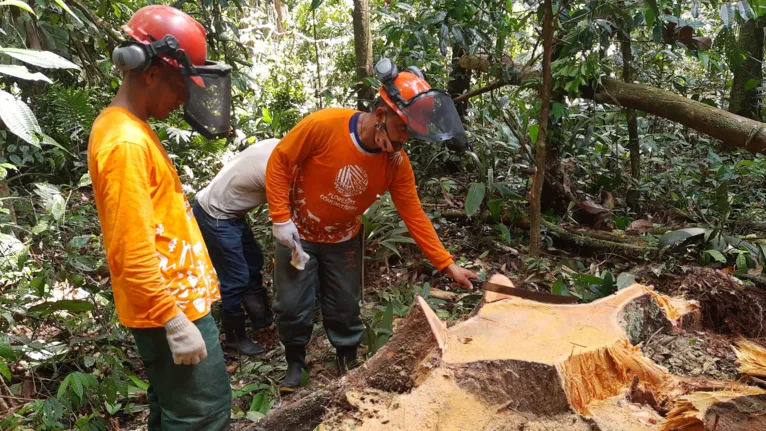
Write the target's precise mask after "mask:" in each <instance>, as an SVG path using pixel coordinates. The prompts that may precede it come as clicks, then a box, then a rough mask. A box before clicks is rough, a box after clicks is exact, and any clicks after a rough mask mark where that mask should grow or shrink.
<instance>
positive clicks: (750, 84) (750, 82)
mask: <svg viewBox="0 0 766 431" xmlns="http://www.w3.org/2000/svg"><path fill="white" fill-rule="evenodd" d="M757 86H758V81H756V80H755V79H749V80H748V81H747V82H746V83H745V91H750V90H753V89H755V87H757Z"/></svg>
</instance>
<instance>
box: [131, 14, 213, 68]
mask: <svg viewBox="0 0 766 431" xmlns="http://www.w3.org/2000/svg"><path fill="white" fill-rule="evenodd" d="M122 29H123V30H124V31H125V33H127V34H128V35H129V36H130V37H132V38H133V39H134V40H136V41H138V42H141V43H152V42H153V41H155V40H159V39H162V38H163V37H165V35H168V34H169V35H172V36H173V37H175V38H176V39H177V40H178V47H179V49H183V50H184V51H186V55H188V56H189V60H190V61H191V62H192V65H194V66H203V65H205V59H206V58H207V32H206V31H205V27H203V26H202V24H200V23H199V22H198V21H197V20H196V19H194V18H192V17H191V16H189V15H187V14H186V13H185V12H183V11H181V10H179V9H176V8H174V7H171V6H161V5H152V6H145V7H142V8H141V9H139V10H137V11H136V13H135V14H133V16H132V17H131V18H130V21H128V23H127V24H125V25H124V26H122ZM160 57H161V58H162V59H163V60H164V61H165V62H166V63H168V64H170V65H171V66H174V67H179V66H180V65H179V64H178V62H177V61H176V60H175V59H173V58H170V57H168V56H165V55H161V56H160Z"/></svg>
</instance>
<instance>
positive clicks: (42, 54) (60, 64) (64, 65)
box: [0, 48, 80, 70]
mask: <svg viewBox="0 0 766 431" xmlns="http://www.w3.org/2000/svg"><path fill="white" fill-rule="evenodd" d="M0 54H5V55H9V56H11V57H13V58H15V59H16V60H19V61H23V62H24V63H27V64H31V65H33V66H37V67H42V68H45V69H75V70H80V66H78V65H76V64H74V63H72V62H71V61H69V60H67V59H65V58H64V57H61V56H59V55H57V54H54V53H52V52H50V51H38V50H33V49H21V48H0Z"/></svg>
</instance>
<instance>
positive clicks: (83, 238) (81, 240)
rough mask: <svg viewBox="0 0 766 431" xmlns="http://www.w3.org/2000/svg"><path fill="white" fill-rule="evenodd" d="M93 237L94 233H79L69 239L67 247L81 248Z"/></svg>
mask: <svg viewBox="0 0 766 431" xmlns="http://www.w3.org/2000/svg"><path fill="white" fill-rule="evenodd" d="M91 239H93V235H78V236H76V237H74V238H72V239H70V240H69V242H68V243H67V247H69V248H73V249H80V248H83V247H85V246H86V245H88V243H89V242H90V240H91Z"/></svg>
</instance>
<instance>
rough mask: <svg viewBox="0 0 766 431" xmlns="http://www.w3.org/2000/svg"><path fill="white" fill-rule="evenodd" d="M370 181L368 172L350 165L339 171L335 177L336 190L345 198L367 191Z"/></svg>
mask: <svg viewBox="0 0 766 431" xmlns="http://www.w3.org/2000/svg"><path fill="white" fill-rule="evenodd" d="M368 185H369V179H368V178H367V172H366V171H365V170H364V169H362V168H360V167H359V166H356V165H348V166H345V167H343V168H340V169H339V170H338V176H336V177H335V189H336V190H337V191H338V193H340V194H341V195H343V196H345V197H347V198H348V197H351V196H357V195H361V194H362V193H364V192H365V191H366V190H367V186H368Z"/></svg>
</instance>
